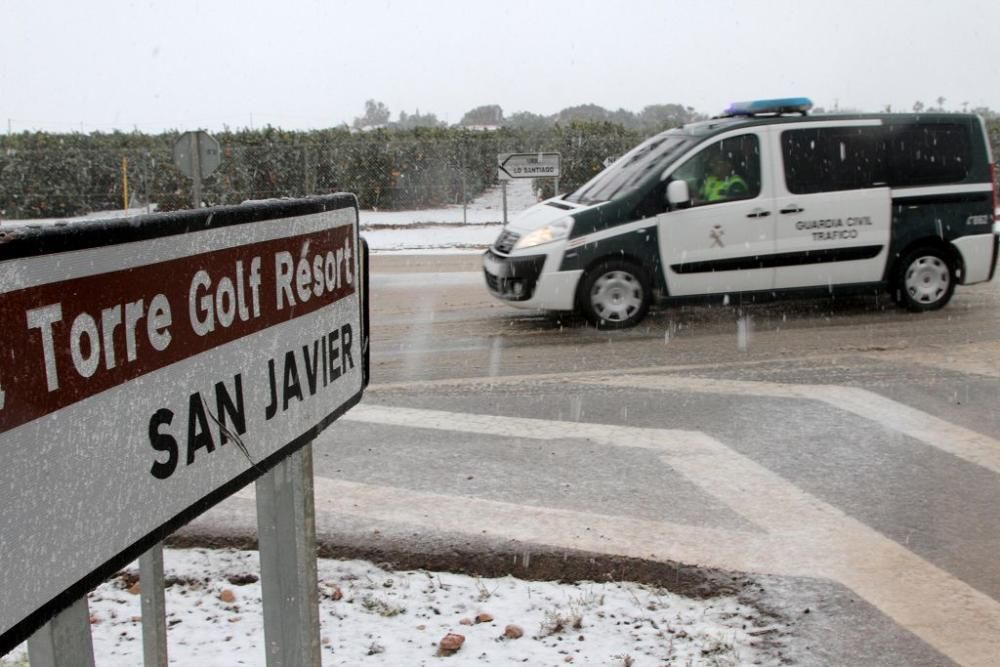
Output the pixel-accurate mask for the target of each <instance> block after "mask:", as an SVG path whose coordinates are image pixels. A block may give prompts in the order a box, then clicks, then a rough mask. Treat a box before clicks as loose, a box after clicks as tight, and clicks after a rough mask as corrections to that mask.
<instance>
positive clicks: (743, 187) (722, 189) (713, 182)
mask: <svg viewBox="0 0 1000 667" xmlns="http://www.w3.org/2000/svg"><path fill="white" fill-rule="evenodd" d="M749 192H750V188H749V187H747V182H746V181H744V180H743V177H742V176H740V175H739V174H737V173H736V172H735V171H733V167H732V165H731V164H730V162H729V159H728V158H727V157H726V156H725V155H723V154H721V153H720V154H718V155H715V156H713V157H712V159H711V160H710V161H709V163H708V173H707V175H706V176H705V180H704V181H702V184H701V188H699V190H698V194H699V195H700V196H701V199H702V201H706V202H717V201H725V200H727V199H737V198H739V197H743V196H746V195H747V194H749Z"/></svg>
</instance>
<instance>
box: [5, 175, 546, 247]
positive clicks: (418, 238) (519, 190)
mask: <svg viewBox="0 0 1000 667" xmlns="http://www.w3.org/2000/svg"><path fill="white" fill-rule="evenodd" d="M537 201H538V200H537V197H536V196H535V193H534V192H533V191H532V189H531V180H528V179H525V180H520V181H511V182H510V184H509V185H508V187H507V217H508V220H509V219H510V218H511V217H512V216H513V215H514V214H515V213H517V212H519V211H523V210H524V209H526V208H528V207H529V206H532V205H533V204H535V203H537ZM149 212H150V210H149V209H147V208H132V209H128V210H127V211H96V212H94V213H90V214H88V215H85V216H81V217H79V218H69V219H71V220H102V219H108V218H117V217H122V216H125V217H133V216H137V215H144V214H146V213H149ZM358 217H359V220H360V227H361V233H362V235H363V236H364V237H365V240H366V241H368V247H369V248H370V249H371V251H372V252H373V253H408V254H418V253H431V252H433V253H435V254H438V253H456V252H458V253H471V252H482V251H483V250H485V249H486V248H487V247H488V246H489V245H490V244H491V243H493V241H495V240H496V238H497V236H499V235H500V230H501V228H502V222H503V198H502V191H501V188H500V187H499V186H498V187H495V188H492V189H490V190H487V191H486V192H484V193H483V194H482V195H480V196H479V197H478V198H476V199H475V200H473V201H471V202H469V204H468V205H467V206H466V207H465V211H464V212H463V210H462V206H461V205H456V206H446V207H444V208H435V209H426V210H420V211H377V210H375V211H373V210H367V209H362V210H361V211H360V212H359V214H358ZM60 220H64V219H63V218H44V219H39V220H4V221H3V222H2V223H0V226H2V225H44V224H52V223H55V222H58V221H60Z"/></svg>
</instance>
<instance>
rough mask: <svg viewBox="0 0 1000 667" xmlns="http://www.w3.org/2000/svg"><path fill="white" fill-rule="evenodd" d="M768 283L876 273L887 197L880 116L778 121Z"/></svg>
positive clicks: (885, 236) (800, 283)
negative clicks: (773, 258) (773, 243)
mask: <svg viewBox="0 0 1000 667" xmlns="http://www.w3.org/2000/svg"><path fill="white" fill-rule="evenodd" d="M773 147H774V149H775V151H777V152H778V153H779V154H780V155H781V163H780V170H781V172H782V173H781V174H779V177H778V178H777V179H776V181H777V183H776V192H775V194H776V197H775V208H776V209H777V214H776V216H775V218H776V249H775V254H776V264H775V278H774V280H775V287H776V288H787V287H811V286H818V285H831V286H832V285H837V284H851V283H854V284H857V283H869V282H872V283H874V282H878V281H879V280H881V279H882V275H883V270H884V268H885V263H886V258H887V256H888V252H889V250H888V246H889V225H890V221H891V198H890V193H889V185H888V177H887V173H888V171H887V169H888V167H887V160H886V154H887V152H886V145H885V137H884V133H883V131H882V127H881V121H878V120H865V121H836V122H831V123H829V124H827V123H822V124H820V123H815V122H813V123H808V124H805V123H803V124H794V125H782V126H780V127H776V128H775V132H774V134H773Z"/></svg>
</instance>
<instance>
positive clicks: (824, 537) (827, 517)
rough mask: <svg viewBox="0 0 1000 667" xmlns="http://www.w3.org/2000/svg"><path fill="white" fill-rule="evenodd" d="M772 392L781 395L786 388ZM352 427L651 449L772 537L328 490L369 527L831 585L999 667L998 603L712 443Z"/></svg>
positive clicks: (455, 416)
mask: <svg viewBox="0 0 1000 667" xmlns="http://www.w3.org/2000/svg"><path fill="white" fill-rule="evenodd" d="M771 390H772V391H775V392H778V391H779V389H778V388H777V386H773V387H771ZM343 419H347V420H349V421H358V422H367V423H375V424H381V425H391V426H399V427H406V428H428V429H438V430H445V431H458V432H464V433H477V434H483V435H492V436H497V437H507V438H510V437H517V438H526V439H541V440H547V439H554V438H560V439H565V438H582V439H587V440H591V441H593V442H596V443H598V444H602V445H606V446H613V447H642V448H646V449H651V450H654V451H657V452H659V453H661V454H662V456H661V460H662V461H663V462H664V463H665V464H666V465H668V466H670V467H671V468H672V469H674V470H676V471H677V472H678V473H680V474H681V475H683V476H684V477H685V478H687V479H688V480H689V481H690V482H692V483H694V484H696V485H698V486H699V487H700V488H701V489H702V490H703V491H704V492H705V493H707V494H709V495H711V496H713V497H714V498H717V499H718V500H719V501H721V502H723V503H724V504H725V505H726V506H728V507H729V508H730V509H732V510H733V511H734V512H736V513H738V514H739V515H741V516H743V517H745V518H746V519H747V520H749V521H750V522H752V523H753V524H755V525H757V526H760V527H761V528H762V529H763V530H765V531H767V537H766V538H764V537H755V536H754V535H753V534H752V533H751V534H748V533H743V532H736V531H710V534H706V533H705V530H706V529H698V528H690V529H689V528H686V527H681V526H679V525H678V524H667V523H663V524H661V523H659V522H647V521H638V520H631V519H627V518H624V517H604V518H601V517H599V516H598V515H593V514H585V513H576V512H567V511H564V510H545V509H539V508H533V507H526V506H518V505H510V504H506V503H494V502H491V501H483V500H476V499H469V498H465V497H451V498H449V497H447V496H440V495H437V494H420V493H414V492H409V491H402V490H399V489H391V490H387V489H381V488H368V489H365V488H363V487H364V485H357V484H353V485H350V484H349V483H344V482H327V481H323V482H319V480H317V486H318V488H319V487H322V488H324V489H327V490H328V492H329V493H330V495H328V496H326V497H327V498H328V500H327V501H324V502H330V503H332V504H333V506H334V507H336V508H337V511H341V512H343V511H347V508H345V507H344V502H343V501H344V499H346V498H351V494H352V493H353V494H355V495H354V498H356V499H357V501H358V502H357V503H356V504H357V505H358V506H359V507H358V508H355V510H356V511H358V512H359V513H361V514H363V515H365V516H371V513H372V512H373V511H374V512H386V515H385V516H384V518H387V519H389V518H390V517H396V519H394V520H400V519H401V518H402V517H404V516H407V517H412V518H414V519H416V521H417V522H418V523H420V524H421V525H429V523H430V524H432V527H435V528H438V529H447V530H463V529H464V530H470V529H471V530H479V531H482V530H488V531H490V532H491V533H492V534H494V535H502V536H505V537H510V538H514V539H521V540H525V541H531V542H539V543H544V544H551V545H555V546H564V547H570V548H578V549H594V550H598V551H601V552H605V553H625V554H630V555H636V554H639V555H641V554H646V553H648V554H656V557H657V558H666V559H673V560H679V561H682V562H688V563H691V564H701V565H711V566H715V567H723V568H734V569H739V570H746V571H753V572H767V573H775V574H784V575H798V576H822V577H828V578H830V579H833V580H836V581H839V582H841V583H843V584H844V585H846V586H848V587H850V588H851V589H852V590H854V591H855V592H856V593H857V594H858V595H860V596H861V597H862V598H864V599H866V600H867V601H869V602H870V603H871V604H873V605H874V606H875V607H877V608H878V609H880V610H881V611H882V612H883V613H885V614H886V615H887V616H889V617H890V618H892V619H894V620H895V621H896V622H897V623H899V624H900V625H901V626H903V627H905V628H907V629H908V630H910V631H911V632H913V633H914V634H916V635H917V636H919V637H921V638H922V639H923V640H924V641H926V642H927V643H929V644H930V645H932V646H934V647H935V648H936V649H937V650H939V651H941V652H942V653H943V654H945V655H947V656H949V657H950V658H951V659H953V660H955V661H956V662H958V663H960V664H964V665H993V664H995V662H996V656H997V655H1000V603H998V602H997V601H996V600H993V599H992V598H990V597H989V596H987V595H985V594H983V593H981V592H980V591H977V590H976V589H974V588H972V587H971V586H969V585H967V584H965V583H964V582H962V581H960V580H959V579H957V578H955V577H953V576H951V575H950V574H948V573H947V572H945V571H943V570H941V569H940V568H938V567H936V566H935V565H933V564H931V563H929V562H927V561H925V560H924V559H922V558H920V557H919V556H917V555H916V554H914V553H912V552H910V551H908V550H907V549H905V548H904V547H903V546H901V545H899V544H898V543H896V542H894V541H892V540H889V539H887V538H885V537H884V536H882V535H881V534H879V533H878V532H876V531H875V530H873V529H872V528H870V527H868V526H867V525H865V524H863V523H861V522H860V521H857V520H856V519H853V518H851V517H849V516H847V515H845V514H844V513H843V512H841V511H840V510H838V509H837V508H835V507H833V506H831V505H829V504H827V503H825V502H823V501H822V500H820V499H818V498H816V497H815V496H812V495H810V494H808V493H805V492H803V491H802V490H800V489H798V488H797V487H795V486H794V485H793V484H791V483H790V482H788V481H787V480H785V479H783V478H781V477H780V476H778V475H776V474H775V473H773V472H771V471H770V470H768V469H766V468H764V467H763V466H761V465H759V464H757V463H756V462H754V461H753V460H751V459H749V458H747V457H745V456H743V455H741V454H738V453H737V452H734V451H732V450H730V449H729V448H727V447H726V446H725V445H723V444H722V443H720V442H718V441H717V440H715V439H713V438H711V437H709V436H707V435H705V434H703V433H699V432H692V431H677V430H666V429H646V428H634V427H627V426H611V425H603V424H586V423H576V422H555V421H546V420H537V419H523V418H512V417H496V416H489V415H472V414H462V413H452V412H442V411H433V410H415V409H408V408H397V407H381V406H372V405H359V406H357V407H355V408H354V409H353V410H352V411H351V412H349V413H347V415H345V416H344V417H343ZM383 494H386V495H383ZM324 495H326V492H324ZM383 503H386V504H385V505H383ZM380 506H381V507H382V509H378V508H379V507H380ZM463 508H464V509H463ZM390 520H393V519H390ZM536 520H537V521H539V522H540V524H538V525H536V524H535V523H534V521H536ZM592 526H597V527H598V530H597V531H596V532H597V533H598V534H599V536H601V537H603V538H606V540H604V539H599V538H598V539H595V537H594V536H593V535H587V533H588V532H591V533H593V532H595V531H594V529H593V527H592ZM429 527H431V526H429ZM587 528H591V530H590V531H588V530H587ZM689 530H690V531H691V532H690V533H688V532H687V531H689ZM713 536H715V537H714V539H713ZM734 537H735V538H737V539H738V541H739V542H738V544H737V546H736V548H733V546H732V545H731V544H730V543H729V540H730V539H732V538H734ZM661 538H662V539H661ZM637 545H638V546H637ZM633 549H636V551H633ZM644 557H649V556H648V555H647V556H644Z"/></svg>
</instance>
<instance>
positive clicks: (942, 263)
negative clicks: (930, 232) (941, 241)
mask: <svg viewBox="0 0 1000 667" xmlns="http://www.w3.org/2000/svg"><path fill="white" fill-rule="evenodd" d="M954 291H955V270H954V268H953V267H952V263H951V260H950V258H949V257H948V256H947V255H946V254H945V253H944V252H943V251H941V250H939V249H937V248H930V247H924V248H915V249H914V250H911V251H910V252H908V253H906V255H904V256H903V258H902V260H901V261H900V263H899V269H898V270H897V273H896V280H895V285H894V286H893V292H894V294H895V296H896V300H897V301H898V302H899V305H901V306H903V307H904V308H906V309H907V310H910V311H913V312H924V311H928V310H937V309H938V308H943V307H944V306H945V304H947V303H948V301H950V300H951V295H952V293H953V292H954Z"/></svg>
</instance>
